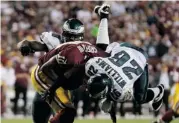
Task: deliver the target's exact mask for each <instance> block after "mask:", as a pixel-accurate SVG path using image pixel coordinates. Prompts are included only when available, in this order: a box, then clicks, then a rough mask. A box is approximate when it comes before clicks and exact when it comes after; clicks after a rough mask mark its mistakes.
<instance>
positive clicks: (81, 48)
mask: <svg viewBox="0 0 179 123" xmlns="http://www.w3.org/2000/svg"><path fill="white" fill-rule="evenodd" d="M77 48H78V49H79V51H80V52H81V53H82V52H89V53H97V52H98V51H97V49H96V48H95V47H94V46H91V45H85V44H82V45H79V46H77Z"/></svg>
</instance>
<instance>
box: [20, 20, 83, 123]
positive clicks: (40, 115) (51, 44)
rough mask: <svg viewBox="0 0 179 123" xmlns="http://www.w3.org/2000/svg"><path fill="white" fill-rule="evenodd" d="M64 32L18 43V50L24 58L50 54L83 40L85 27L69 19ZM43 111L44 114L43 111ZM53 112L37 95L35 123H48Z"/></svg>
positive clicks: (50, 33)
mask: <svg viewBox="0 0 179 123" xmlns="http://www.w3.org/2000/svg"><path fill="white" fill-rule="evenodd" d="M71 30H72V31H71ZM62 31H63V32H62V35H60V34H57V33H54V32H43V33H42V34H41V35H40V41H29V40H26V39H25V40H23V41H21V42H19V43H18V48H19V50H20V52H21V54H22V55H23V56H27V55H29V54H31V53H34V52H40V51H43V52H48V51H50V50H52V49H53V48H55V47H56V46H57V45H59V44H61V43H64V42H68V41H73V40H83V38H84V25H83V23H82V22H81V21H80V20H78V19H74V18H71V19H68V20H67V21H66V22H65V23H64V24H63V28H62ZM74 31H76V32H74ZM42 109H43V112H42V111H41V110H42ZM51 112H52V110H51V107H50V106H49V105H48V104H47V103H46V102H45V101H44V100H42V98H41V96H40V95H39V94H38V93H36V94H35V97H34V100H33V104H32V117H33V122H34V123H48V120H49V117H50V115H51Z"/></svg>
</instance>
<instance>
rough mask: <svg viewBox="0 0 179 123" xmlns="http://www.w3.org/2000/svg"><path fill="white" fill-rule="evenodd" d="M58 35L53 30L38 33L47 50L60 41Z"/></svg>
mask: <svg viewBox="0 0 179 123" xmlns="http://www.w3.org/2000/svg"><path fill="white" fill-rule="evenodd" d="M60 38H61V37H60V35H57V34H56V33H53V32H43V33H42V34H41V35H40V39H41V41H42V42H43V43H44V44H46V46H47V48H48V50H52V49H53V48H55V47H56V46H58V45H59V44H60V43H61V39H60Z"/></svg>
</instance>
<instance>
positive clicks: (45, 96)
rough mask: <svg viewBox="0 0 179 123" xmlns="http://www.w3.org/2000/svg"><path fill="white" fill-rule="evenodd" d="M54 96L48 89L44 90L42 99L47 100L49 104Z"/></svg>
mask: <svg viewBox="0 0 179 123" xmlns="http://www.w3.org/2000/svg"><path fill="white" fill-rule="evenodd" d="M54 96H55V92H52V91H50V89H49V90H47V91H45V93H44V94H43V95H42V100H44V101H46V102H48V103H49V104H51V102H52V100H53V98H54Z"/></svg>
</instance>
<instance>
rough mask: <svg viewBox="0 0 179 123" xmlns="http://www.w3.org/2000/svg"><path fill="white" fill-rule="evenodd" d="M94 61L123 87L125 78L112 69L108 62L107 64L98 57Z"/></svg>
mask: <svg viewBox="0 0 179 123" xmlns="http://www.w3.org/2000/svg"><path fill="white" fill-rule="evenodd" d="M96 63H97V64H98V65H99V66H100V67H101V68H102V69H103V70H104V71H106V72H107V73H108V75H110V76H112V77H113V79H114V80H115V81H116V82H117V83H118V85H119V86H120V87H121V88H123V87H124V86H125V85H126V82H125V80H124V79H123V78H122V77H121V75H120V74H119V73H118V72H117V71H116V70H114V69H113V68H112V67H111V66H110V65H109V64H107V63H106V62H105V61H104V60H102V59H100V58H99V59H98V60H97V61H96Z"/></svg>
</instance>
